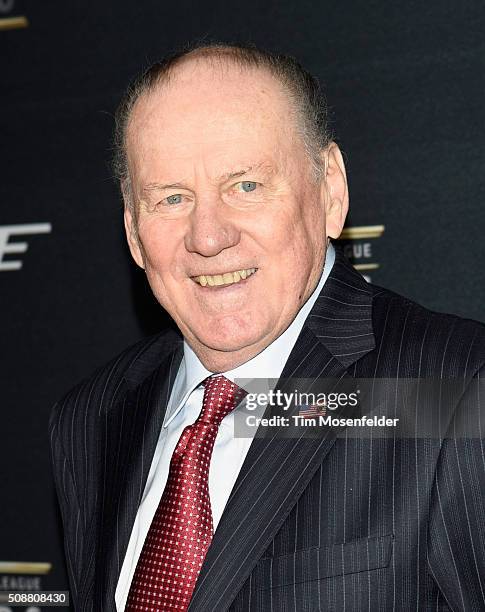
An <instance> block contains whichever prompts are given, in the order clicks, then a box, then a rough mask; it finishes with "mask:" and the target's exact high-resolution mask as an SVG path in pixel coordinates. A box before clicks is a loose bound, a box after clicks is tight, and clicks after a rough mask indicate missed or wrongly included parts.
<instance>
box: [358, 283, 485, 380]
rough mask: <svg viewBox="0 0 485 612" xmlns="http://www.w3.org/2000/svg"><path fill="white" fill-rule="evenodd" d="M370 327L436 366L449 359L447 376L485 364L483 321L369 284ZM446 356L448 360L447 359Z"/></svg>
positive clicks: (469, 370) (484, 327)
mask: <svg viewBox="0 0 485 612" xmlns="http://www.w3.org/2000/svg"><path fill="white" fill-rule="evenodd" d="M369 287H370V289H371V292H372V296H373V299H372V305H373V317H372V320H373V327H374V333H375V335H376V337H377V338H379V337H380V338H383V337H387V338H393V339H394V340H395V341H399V344H400V346H403V347H407V348H408V350H412V349H414V351H417V350H418V349H419V351H420V352H421V354H422V355H423V356H424V358H426V359H427V360H428V361H429V360H430V359H432V358H433V355H434V356H435V357H434V359H435V361H436V365H438V363H439V362H440V360H441V361H442V362H443V360H446V361H448V363H449V367H450V372H449V375H458V373H459V372H460V370H461V371H463V368H465V369H466V371H467V372H470V373H472V372H473V371H476V370H477V369H479V368H481V367H483V365H484V364H485V324H483V323H481V322H479V321H475V320H473V319H467V318H463V317H459V316H457V315H454V314H448V313H442V312H436V311H433V310H430V309H428V308H426V307H424V306H422V305H421V304H418V303H417V302H415V301H413V300H411V299H409V298H406V297H404V296H402V295H399V294H398V293H395V292H393V291H391V290H389V289H385V288H383V287H379V286H377V285H372V284H370V285H369ZM448 358H449V359H448Z"/></svg>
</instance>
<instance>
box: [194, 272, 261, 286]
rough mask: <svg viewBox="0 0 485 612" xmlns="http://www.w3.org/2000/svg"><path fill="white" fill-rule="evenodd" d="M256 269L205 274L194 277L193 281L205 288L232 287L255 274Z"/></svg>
mask: <svg viewBox="0 0 485 612" xmlns="http://www.w3.org/2000/svg"><path fill="white" fill-rule="evenodd" d="M256 270H257V268H246V269H245V270H236V271H234V272H224V274H214V275H211V274H205V275H203V276H195V277H194V280H195V281H196V282H198V283H199V285H202V287H205V286H206V285H209V287H219V286H221V285H232V284H234V283H239V282H240V281H241V280H244V279H245V278H248V277H249V276H251V274H254V273H255V272H256Z"/></svg>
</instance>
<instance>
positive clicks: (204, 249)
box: [185, 199, 240, 257]
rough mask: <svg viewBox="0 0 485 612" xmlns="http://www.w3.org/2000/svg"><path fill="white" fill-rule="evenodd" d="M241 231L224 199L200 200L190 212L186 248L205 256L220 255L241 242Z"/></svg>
mask: <svg viewBox="0 0 485 612" xmlns="http://www.w3.org/2000/svg"><path fill="white" fill-rule="evenodd" d="M239 238H240V232H239V230H238V229H237V227H236V226H235V224H234V223H233V222H232V221H231V220H230V219H229V215H228V210H227V205H226V204H224V202H222V201H220V200H219V201H214V200H212V201H208V200H207V199H205V200H199V201H198V202H197V203H196V205H195V206H194V208H193V209H192V212H191V213H190V219H189V226H188V229H187V233H186V235H185V248H186V249H187V251H189V252H190V253H198V254H199V255H203V256H204V257H213V256H215V255H218V254H219V253H220V252H221V251H223V250H224V249H228V248H230V247H232V246H234V245H236V244H237V243H238V242H239Z"/></svg>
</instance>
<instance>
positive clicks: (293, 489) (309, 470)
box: [189, 250, 375, 612]
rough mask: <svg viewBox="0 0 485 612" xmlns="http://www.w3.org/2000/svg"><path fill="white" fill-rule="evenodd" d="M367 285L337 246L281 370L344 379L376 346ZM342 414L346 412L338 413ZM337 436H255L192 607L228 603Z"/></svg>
mask: <svg viewBox="0 0 485 612" xmlns="http://www.w3.org/2000/svg"><path fill="white" fill-rule="evenodd" d="M371 305H372V298H371V294H370V290H369V288H368V286H367V284H366V283H365V281H364V280H363V278H362V277H361V276H360V274H358V273H357V272H356V271H355V270H354V269H353V267H352V266H351V265H350V263H348V262H347V260H346V259H345V258H344V257H343V255H342V253H341V252H340V251H338V250H337V254H336V261H335V264H334V266H333V268H332V271H331V274H330V276H329V278H328V279H327V281H326V283H325V285H324V288H323V290H322V293H321V294H320V296H319V298H318V299H317V301H316V303H315V305H314V307H313V308H312V311H311V313H310V315H309V317H308V319H307V321H306V323H305V325H304V327H303V330H302V332H301V334H300V336H299V338H298V341H297V343H296V344H295V346H294V348H293V350H292V352H291V354H290V357H289V359H288V361H287V363H286V366H285V368H284V371H283V373H282V375H281V379H280V382H279V384H278V387H280V383H281V384H283V381H284V379H290V378H293V379H306V380H307V381H308V385H309V386H308V387H307V389H304V390H306V391H311V385H312V381H316V380H318V379H321V378H331V379H337V380H338V379H346V378H349V377H350V374H349V372H348V368H349V367H350V366H351V365H352V364H353V363H354V362H355V361H356V360H357V359H359V358H360V357H362V356H363V355H365V354H366V353H367V352H369V351H370V350H372V349H373V348H374V346H375V342H374V336H373V333H372V319H371ZM342 416H345V414H342ZM335 440H336V431H335V430H333V429H328V430H327V431H326V433H325V434H324V435H322V437H318V438H310V437H300V438H293V439H283V438H281V437H276V436H275V435H273V436H271V437H265V438H255V439H254V440H253V442H252V444H251V447H250V449H249V452H248V454H247V456H246V459H245V462H244V464H243V467H242V469H241V472H240V474H239V476H238V479H237V481H236V483H235V485H234V488H233V490H232V492H231V496H230V497H229V500H228V502H227V505H226V508H225V510H224V514H223V516H222V518H221V521H220V523H219V525H218V527H217V530H216V532H215V534H214V538H213V540H212V543H211V546H210V548H209V551H208V553H207V556H206V558H205V561H204V565H203V566H202V570H201V573H200V575H199V579H198V581H197V585H196V588H195V591H194V595H193V597H192V601H191V604H190V606H189V610H190V611H191V612H202V611H204V612H205V611H207V612H212V611H213V610H221V611H222V610H225V609H227V607H228V606H229V605H230V604H231V603H232V601H233V600H234V597H235V596H236V594H237V593H238V591H239V590H240V589H241V587H242V585H243V584H244V582H245V581H246V580H247V578H248V576H249V574H250V573H251V571H252V569H253V568H254V566H255V565H256V563H257V562H258V560H259V559H260V558H261V556H262V555H263V553H264V552H265V550H266V549H267V548H268V546H269V545H270V544H271V541H272V540H273V539H274V537H275V535H276V533H277V532H278V531H279V529H280V528H281V526H282V524H283V523H284V521H285V519H286V517H287V516H288V514H289V513H290V511H291V509H292V508H293V506H294V505H295V503H296V501H297V500H298V498H299V497H300V496H301V494H302V492H303V491H304V489H305V488H306V487H307V485H308V483H309V481H310V480H311V478H312V477H313V475H314V474H315V472H316V471H317V470H318V467H319V466H320V465H321V463H322V461H323V460H324V459H325V457H326V456H327V454H328V452H329V451H330V450H331V448H332V446H333V444H334V443H335Z"/></svg>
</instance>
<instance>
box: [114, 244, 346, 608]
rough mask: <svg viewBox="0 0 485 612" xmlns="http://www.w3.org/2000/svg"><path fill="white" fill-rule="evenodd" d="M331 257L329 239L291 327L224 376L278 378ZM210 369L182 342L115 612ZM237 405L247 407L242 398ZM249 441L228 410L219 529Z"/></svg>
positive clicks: (213, 496) (219, 450)
mask: <svg viewBox="0 0 485 612" xmlns="http://www.w3.org/2000/svg"><path fill="white" fill-rule="evenodd" d="M334 261H335V250H334V248H333V246H332V245H331V244H330V246H329V247H328V249H327V255H326V260H325V266H324V268H323V271H322V275H321V277H320V280H319V282H318V284H317V286H316V287H315V289H314V291H313V293H312V294H311V296H310V298H309V299H308V300H307V301H306V302H305V304H304V305H303V306H302V308H301V309H300V311H299V312H298V314H297V316H296V317H295V319H294V320H293V322H292V323H291V324H290V326H289V327H288V328H287V329H286V330H285V331H284V332H283V333H282V334H281V336H279V337H278V338H276V340H274V341H273V342H272V343H271V344H270V345H269V346H267V347H266V348H265V349H264V350H263V351H262V352H261V353H259V354H258V355H256V356H255V357H253V358H252V359H250V360H249V361H247V362H246V363H243V364H242V365H240V366H238V367H237V368H234V369H233V370H229V371H228V372H223V374H224V376H225V377H226V378H228V379H229V380H231V381H232V382H235V380H236V379H261V378H265V379H275V380H277V379H278V378H279V377H280V376H281V373H282V371H283V368H284V366H285V363H286V361H287V360H288V357H289V355H290V352H291V350H292V348H293V346H294V344H295V342H296V340H297V338H298V336H299V334H300V332H301V330H302V327H303V323H304V322H305V319H306V318H307V316H308V314H309V313H310V310H311V309H312V306H313V304H314V303H315V300H316V299H317V297H318V295H319V293H320V291H321V290H322V287H323V285H324V283H325V281H326V280H327V278H328V275H329V274H330V270H331V269H332V266H333V264H334ZM212 374H213V373H212V372H209V371H208V370H206V369H205V368H204V366H203V365H202V363H201V362H200V361H199V359H198V357H197V355H196V354H195V353H194V352H193V351H192V349H191V348H190V346H189V345H188V344H187V343H186V342H184V356H183V359H182V362H181V364H180V367H179V370H178V372H177V376H176V378H175V382H174V386H173V389H172V393H171V395H170V400H169V403H168V406H167V412H166V414H165V419H164V423H163V427H162V429H161V431H160V436H159V438H158V443H157V446H156V449H155V453H154V455H153V459H152V463H151V467H150V471H149V474H148V478H147V481H146V485H145V490H144V492H143V497H142V500H141V503H140V506H139V507H138V512H137V515H136V518H135V522H134V524H133V529H132V532H131V537H130V541H129V543H128V548H127V550H126V554H125V559H124V562H123V566H122V568H121V572H120V576H119V579H118V584H117V587H116V593H115V600H116V608H117V610H118V612H121V611H123V610H124V609H125V605H126V600H127V597H128V592H129V590H130V585H131V581H132V579H133V574H134V572H135V568H136V565H137V562H138V557H139V556H140V553H141V550H142V548H143V544H144V542H145V538H146V535H147V533H148V530H149V528H150V525H151V523H152V519H153V516H154V514H155V511H156V509H157V507H158V504H159V502H160V498H161V496H162V493H163V490H164V488H165V483H166V481H167V477H168V472H169V467H170V460H171V458H172V453H173V450H174V448H175V446H176V444H177V442H178V440H179V438H180V435H181V433H182V431H183V429H184V427H186V426H187V425H190V424H192V423H194V421H195V420H196V419H197V417H198V416H199V414H200V411H201V409H202V398H203V396H204V388H203V387H202V386H201V383H202V381H203V380H205V379H206V378H207V377H208V376H211V375H212ZM235 410H238V411H239V410H246V408H245V406H244V402H243V403H242V404H240V405H239V406H238V407H237V408H236V409H235ZM263 412H264V406H262V407H260V408H259V411H254V410H253V411H251V413H250V414H252V415H256V416H258V415H259V414H262V413H263ZM251 429H254V431H253V434H254V432H255V431H256V428H251ZM251 442H252V438H251V437H244V438H242V437H241V438H236V437H234V411H233V412H232V413H230V414H228V415H227V416H226V417H225V418H224V420H223V421H222V423H221V425H220V426H219V431H218V433H217V437H216V440H215V443H214V450H213V451H212V458H211V463H210V467H209V496H210V500H211V508H212V519H213V523H214V530H215V529H216V528H217V525H218V523H219V520H220V518H221V516H222V513H223V511H224V507H225V505H226V503H227V500H228V499H229V495H230V493H231V490H232V488H233V486H234V483H235V482H236V479H237V477H238V474H239V471H240V469H241V466H242V464H243V462H244V459H245V458H246V454H247V452H248V450H249V447H250V445H251Z"/></svg>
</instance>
